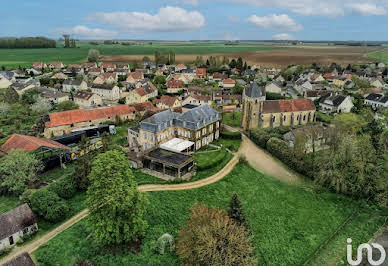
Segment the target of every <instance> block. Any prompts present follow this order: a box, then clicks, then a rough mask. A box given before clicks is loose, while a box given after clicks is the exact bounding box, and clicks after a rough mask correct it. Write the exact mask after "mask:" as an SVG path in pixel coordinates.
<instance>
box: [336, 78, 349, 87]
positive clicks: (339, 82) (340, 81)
mask: <svg viewBox="0 0 388 266" xmlns="http://www.w3.org/2000/svg"><path fill="white" fill-rule="evenodd" d="M346 81H347V79H346V78H344V77H336V78H334V79H333V83H334V85H336V86H337V87H339V88H343V87H344V86H345V83H346Z"/></svg>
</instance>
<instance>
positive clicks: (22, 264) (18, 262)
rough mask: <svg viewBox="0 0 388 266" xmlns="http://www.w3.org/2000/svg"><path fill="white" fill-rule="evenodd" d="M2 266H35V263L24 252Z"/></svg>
mask: <svg viewBox="0 0 388 266" xmlns="http://www.w3.org/2000/svg"><path fill="white" fill-rule="evenodd" d="M2 266H35V263H34V261H33V260H32V259H31V257H30V255H29V254H28V253H27V252H24V253H22V254H20V255H19V256H17V257H14V258H13V259H12V260H10V261H8V262H6V263H5V264H3V265H2Z"/></svg>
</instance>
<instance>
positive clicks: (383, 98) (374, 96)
mask: <svg viewBox="0 0 388 266" xmlns="http://www.w3.org/2000/svg"><path fill="white" fill-rule="evenodd" d="M365 99H366V100H369V101H374V102H380V103H386V102H387V101H388V94H385V95H383V94H378V93H371V94H369V95H368V96H367V97H366V98H365Z"/></svg>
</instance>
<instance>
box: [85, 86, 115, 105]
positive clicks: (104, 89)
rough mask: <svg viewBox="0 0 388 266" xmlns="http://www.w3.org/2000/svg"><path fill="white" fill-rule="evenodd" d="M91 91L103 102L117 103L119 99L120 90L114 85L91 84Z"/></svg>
mask: <svg viewBox="0 0 388 266" xmlns="http://www.w3.org/2000/svg"><path fill="white" fill-rule="evenodd" d="M91 91H92V92H93V93H95V94H97V95H99V96H100V97H101V98H102V99H103V100H108V101H118V100H119V99H120V88H119V87H118V86H116V85H114V84H93V85H92V86H91Z"/></svg>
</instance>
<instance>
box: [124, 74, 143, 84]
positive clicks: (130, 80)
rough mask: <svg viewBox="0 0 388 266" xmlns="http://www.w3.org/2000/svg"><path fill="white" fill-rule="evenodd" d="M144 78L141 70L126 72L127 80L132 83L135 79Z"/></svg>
mask: <svg viewBox="0 0 388 266" xmlns="http://www.w3.org/2000/svg"><path fill="white" fill-rule="evenodd" d="M141 79H144V74H143V73H142V72H131V73H128V74H127V80H126V81H127V82H128V83H131V84H134V83H136V82H137V81H139V80H141Z"/></svg>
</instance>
